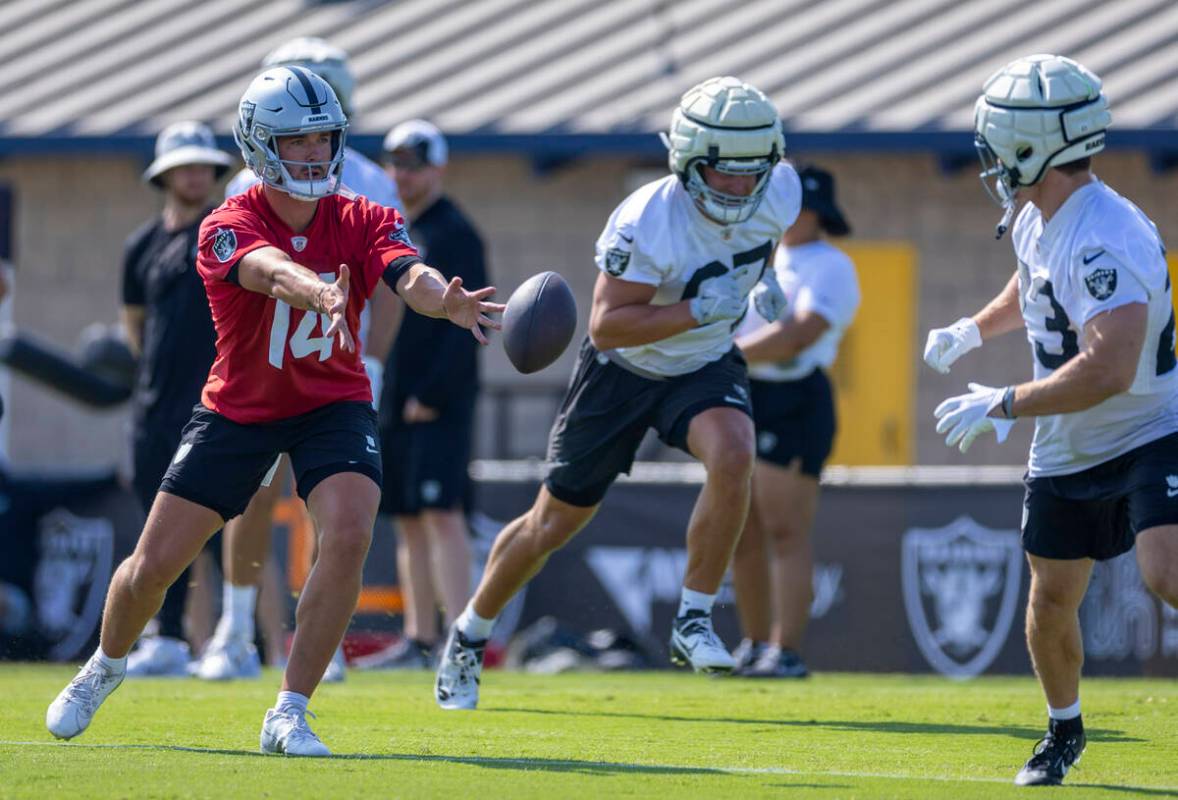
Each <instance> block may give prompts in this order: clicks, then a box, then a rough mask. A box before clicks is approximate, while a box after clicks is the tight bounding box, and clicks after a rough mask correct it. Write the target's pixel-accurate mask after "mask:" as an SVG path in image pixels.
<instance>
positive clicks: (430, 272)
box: [397, 264, 506, 344]
mask: <svg viewBox="0 0 1178 800" xmlns="http://www.w3.org/2000/svg"><path fill="white" fill-rule="evenodd" d="M397 294H399V295H401V298H402V299H404V301H405V302H406V303H407V304H408V305H409V307H410V308H412V309H413V310H414V311H416V312H417V313H418V314H422V315H424V316H427V317H436V318H439V319H441V318H445V319H448V320H450V321H451V322H453V323H454V324H455V325H457V326H458V327H460V328H466V329H467V330H469V331H470V332H471V334H472V335H473V336H474V338H475V339H476V340H478V342H479V344H487V337H486V335H485V334H484V333H483V330H482V329H483V328H484V327H487V328H491V329H493V330H499V329H500V328H502V327H503V326H502V325H500V324H499V322H498V321H496V320H493V319H491V318H490V317H488V316H487V314H501V313H503V309H504V308H505V307H506V306H504V305H503V304H502V303H491V302H488V301H487V298H488V297H490V296H491V295H493V294H495V287H494V286H485V287H483V288H482V289H477V290H475V291H473V292H468V291H467V290H466V289H464V288H462V278H459V277H457V276H455V277H454V278H451V279H450V280H449V281H447V280H446V278H445V276H444V275H442V273H440V272H438V271H437V270H436V269H434V268H433V267H431V266H428V265H426V264H414V265H413V266H411V267H409V269H407V270H405V273H404V274H403V275H402V276H401V277H400V278H399V279H398V280H397Z"/></svg>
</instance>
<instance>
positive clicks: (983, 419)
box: [933, 383, 1014, 453]
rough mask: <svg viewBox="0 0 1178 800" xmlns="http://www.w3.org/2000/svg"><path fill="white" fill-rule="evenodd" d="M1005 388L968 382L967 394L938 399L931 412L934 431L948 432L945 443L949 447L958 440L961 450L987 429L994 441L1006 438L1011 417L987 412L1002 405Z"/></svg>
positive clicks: (1011, 425)
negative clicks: (991, 414)
mask: <svg viewBox="0 0 1178 800" xmlns="http://www.w3.org/2000/svg"><path fill="white" fill-rule="evenodd" d="M1005 392H1006V388H1005V387H999V388H994V387H993V386H983V385H982V384H980V383H971V384H969V394H959V395H957V396H956V397H950V398H949V399H947V400H945V401H944V402H942V403H941V404H940V405H939V406H937V409H936V410H935V411H934V412H933V416H935V417H936V418H937V419H938V420H939V422H937V433H945V431H948V432H949V435H948V436H946V437H945V444H946V445H947V446H949V447H952V446H953V445H955V444H957V443H958V442H959V441H960V442H961V448H960V449H961V452H963V453H964V452H965V451H967V450H969V446H970V445H971V444H973V440H974V439H976V438H978V437H979V436H981V435H982V434H983V433H986V432H987V431H994V435H995V436H996V437H997V439H998V443H999V444H1001V443H1002V442H1005V441H1006V437H1007V436H1009V435H1010V429H1011V428H1012V427H1014V420H1013V419H1004V418H1002V417H991V416H989V414H990V412H991V411H992V410H994V409H995V408H998V407H999V406H1001V405H1002V395H1003V393H1005Z"/></svg>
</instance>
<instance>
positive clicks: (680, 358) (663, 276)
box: [596, 164, 802, 376]
mask: <svg viewBox="0 0 1178 800" xmlns="http://www.w3.org/2000/svg"><path fill="white" fill-rule="evenodd" d="M801 201H802V187H801V183H800V182H799V180H798V174H797V173H796V172H795V171H794V168H793V167H791V166H790V165H788V164H778V165H777V166H775V167H774V168H773V173H772V174H771V175H770V176H769V186H768V188H767V190H766V192H765V197H764V198H763V199H762V200H761V204H760V205H759V206H758V207H757V211H756V213H755V214H753V216H752V218H751V219H749V220H748V221H746V222H740V223H735V224H732V225H720V224H719V223H716V222H712V221H711V220H710V219H708V218H707V217H705V216H704V215H703V213H702V212H700V210H699V209H698V208H696V206H695V203H694V202H693V201H692V199H691V197H690V196H689V195H688V194H687V190H686V189H684V188H683V184H682V183H681V182H680V181H679V178H677V177H676V176H674V175H668V176H667V177H665V178H662V179H661V180H657V181H654V182H653V183H648V184H646V185H645V186H643V187H642V188H640V189H639V190H638V191H636V192H634V193H633V194H631V195H630V196H629V197H627V198H626V199H625V200H623V201H622V204H621V205H620V206H618V207H617V208H616V209H614V213H613V214H611V215H610V218H609V222H607V223H606V225H605V230H604V231H602V233H601V236H600V237H599V238H598V240H597V258H596V261H597V266H598V268H599V269H602V270H604V271H605V272H607V273H609V274H610V275H613V276H614V277H615V278H620V279H621V280H625V281H634V282H635V283H645V284H647V285H650V286H656V287H658V288H657V291H656V292H655V295H654V298H653V299H652V300H651V301H650V302H651V305H655V306H665V305H671V304H674V303H678V302H680V301H681V300H687V299H690V298H692V297H695V296H696V294H697V293H698V291H699V286H700V283H702V282H703V281H705V280H707V279H708V278H714V277H718V276H720V275H724V274H726V273H728V272H732V271H734V270H735V271H736V272H738V273H739V277H738V281H739V284H740V287H741V290H742V291H743V292H744V294H745V295H746V296H747V295H748V293H749V292H750V291H752V288H753V286H755V285H756V284H757V281H758V280H760V278H761V274H762V273H763V272H764V270H765V267H766V265H767V264H768V263H769V259H770V256H771V255H772V254H773V248H774V246H775V245H776V244H777V241H778V240H779V239H780V238H781V236H782V234H784V233H785V229H786V228H788V227H789V226H790V225H792V224H793V223H794V220H795V219H797V217H798V211H799V210H800V208H801ZM735 328H736V324H735V323H734V322H733V321H732V320H726V321H720V322H713V323H711V324H709V325H698V326H696V327H694V328H692V329H691V330H689V331H685V332H683V333H680V334H677V335H675V336H670V337H668V338H666V339H660V340H659V341H657V342H651V343H650V344H644V345H638V346H636V347H621V348H618V350H617V351H616V352H617V354H618V355H620V356H621V357H622V358H623V359H624V360H625V361H627V362H628V363H630V364H633V365H634V366H636V367H638V368H639V369H642V370H645V371H647V372H651V373H654V374H656V375H664V376H672V375H684V374H686V373H688V372H694V371H695V370H697V369H699V368H700V367H702V366H704V365H705V364H709V363H711V362H712V361H715V360H716V359H718V358H720V357H722V356H723V355H724V354H725V353H727V352H728V351H729V350H731V349H732V338H733V331H734V330H735Z"/></svg>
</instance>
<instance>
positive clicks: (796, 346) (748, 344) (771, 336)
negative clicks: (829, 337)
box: [736, 310, 830, 362]
mask: <svg viewBox="0 0 1178 800" xmlns="http://www.w3.org/2000/svg"><path fill="white" fill-rule="evenodd" d="M829 329H830V322H829V321H827V319H826V318H825V317H823V316H822V315H821V314H816V313H814V312H813V311H808V310H807V311H803V312H801V313H800V314H795V315H791V316H790V317H789V318H788V319H781V320H778V321H777V322H774V323H773V324H772V325H766V326H764V327H763V328H758V329H757V330H755V331H753V332H752V333H750V334H748V335H747V336H742V337H740V338H739V339H737V340H736V346H737V347H739V348H740V351H741V352H742V353H744V357H745V359H746V360H748V361H750V362H756V361H789V360H790V359H791V358H793V357H794V356H796V355H797V354H798V353H800V352H802V351H803V350H805V349H806V348H807V347H809V346H810V345H812V344H814V342H816V341H818V337H819V336H821V335H822V334H824V333H825V332H826V331H827V330H829Z"/></svg>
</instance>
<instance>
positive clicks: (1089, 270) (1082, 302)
mask: <svg viewBox="0 0 1178 800" xmlns="http://www.w3.org/2000/svg"><path fill="white" fill-rule="evenodd" d="M1069 272H1070V274H1069V276H1068V280H1067V282H1066V284H1065V286H1064V287H1062V288H1063V292H1062V294H1063V295H1064V296H1063V297H1062V298H1060V302H1061V303H1062V304H1063V306H1064V308H1065V309H1066V310H1067V311H1068V312H1069V313H1070V312H1072V311H1074V312H1075V315H1074V316H1073V317H1072V319H1073V320H1074V322H1075V324H1076V325H1077V326H1078V327H1083V326H1084V325H1086V324H1087V323H1088V320H1090V319H1092V318H1093V317H1095V316H1096V315H1097V314H1103V313H1104V312H1105V311H1112V310H1113V309H1114V308H1119V307H1120V306H1123V305H1127V304H1129V303H1148V302H1149V287H1148V286H1146V285H1145V284H1144V283H1142V281H1141V280H1140V278H1139V277H1138V275H1137V270H1136V269H1134V268H1132V267H1130V266H1129V265H1128V264H1126V263H1125V259H1124V258H1123V257H1120V256H1119V254H1114V253H1112V252H1110V251H1109V250H1107V249H1105V248H1103V247H1093V248H1087V249H1083V250H1080V251H1079V252H1077V253H1076V255H1075V258H1074V260H1073V262H1072V264H1071V268H1070V270H1069Z"/></svg>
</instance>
